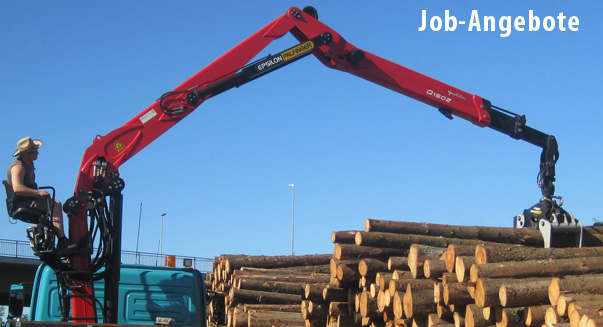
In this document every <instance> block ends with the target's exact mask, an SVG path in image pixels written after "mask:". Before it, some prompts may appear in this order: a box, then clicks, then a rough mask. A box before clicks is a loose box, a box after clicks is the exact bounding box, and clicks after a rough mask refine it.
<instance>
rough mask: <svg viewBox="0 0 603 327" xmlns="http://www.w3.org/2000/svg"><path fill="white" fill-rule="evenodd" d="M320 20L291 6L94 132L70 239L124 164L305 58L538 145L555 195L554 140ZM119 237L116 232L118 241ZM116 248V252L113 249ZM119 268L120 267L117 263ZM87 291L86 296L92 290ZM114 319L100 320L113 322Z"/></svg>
mask: <svg viewBox="0 0 603 327" xmlns="http://www.w3.org/2000/svg"><path fill="white" fill-rule="evenodd" d="M317 16H318V15H317V14H316V11H315V10H314V9H313V8H311V7H307V8H305V9H304V10H300V9H298V8H295V7H292V8H290V9H288V10H287V12H286V13H285V14H283V15H281V16H280V17H278V18H277V19H275V20H274V21H272V22H271V23H269V24H268V25H266V26H264V27H263V28H261V29H260V30H259V31H257V32H256V33H254V34H253V35H251V36H250V37H249V38H247V39H246V40H244V41H243V42H241V43H240V44H239V45H237V46H235V47H234V48H232V49H231V50H230V51H228V52H227V53H225V54H224V55H222V56H221V57H219V58H218V59H217V60H215V61H214V62H212V63H211V64H209V65H208V66H207V67H205V68H203V69H202V70H200V71H199V72H198V73H196V74H195V75H193V76H192V77H190V78H189V79H188V80H186V81H185V82H184V83H182V84H180V85H179V86H177V87H176V88H174V89H173V90H172V91H170V92H167V93H165V94H163V95H162V96H161V97H159V99H157V100H156V101H155V102H154V103H152V104H151V105H150V106H149V107H148V108H146V109H144V110H143V111H141V112H140V113H139V114H138V115H137V116H135V117H134V118H132V119H131V120H130V121H128V122H127V123H125V124H124V125H123V126H121V127H119V128H117V129H116V130H114V131H112V132H110V133H109V134H107V135H104V136H101V135H97V136H96V137H95V139H94V141H93V143H92V145H91V146H90V147H89V148H88V149H87V150H86V152H85V153H84V155H83V158H82V162H81V165H80V169H79V172H78V177H77V181H76V186H75V190H74V197H72V198H71V199H69V200H67V201H66V203H65V211H66V212H67V213H68V215H69V217H70V238H72V239H74V240H80V239H83V238H84V237H86V235H88V233H89V230H88V223H87V218H88V217H87V214H88V213H89V212H90V203H91V202H95V201H96V202H98V201H97V200H96V197H95V196H91V194H95V192H96V193H98V192H100V193H101V194H111V193H113V192H120V190H121V188H123V181H121V179H119V177H118V176H119V174H118V170H119V167H120V166H121V165H122V164H123V163H125V162H126V161H127V160H129V159H130V158H132V157H133V156H134V155H136V154H137V153H138V152H139V151H140V150H142V149H143V148H144V147H146V146H147V145H148V144H150V143H151V142H153V141H154V140H155V139H157V138H158V137H159V136H161V135H162V134H163V133H164V132H166V131H167V130H168V129H170V128H171V127H173V126H174V125H176V124H177V123H178V122H180V121H181V120H182V119H184V118H185V117H186V116H188V115H189V114H190V113H192V112H193V111H194V110H195V109H196V108H197V107H198V106H199V105H200V104H202V103H203V102H204V101H206V100H207V99H209V98H211V97H213V96H215V95H218V94H220V93H222V92H224V91H226V90H229V89H231V88H234V87H239V86H241V85H243V84H245V83H247V82H250V81H252V80H254V79H256V78H259V77H260V76H263V75H265V74H267V73H269V72H272V71H274V70H276V69H279V68H281V67H284V66H285V65H287V64H289V63H292V62H294V61H296V60H298V59H300V58H303V57H305V56H307V55H310V54H312V55H314V56H315V57H316V58H317V59H318V60H319V61H320V62H322V63H323V64H324V65H326V66H327V67H329V68H333V69H338V70H340V71H344V72H348V73H351V74H353V75H356V76H358V77H361V78H364V79H366V80H368V81H371V82H373V83H376V84H378V85H381V86H383V87H386V88H388V89H391V90H393V91H395V92H398V93H401V94H404V95H407V96H409V97H411V98H413V99H416V100H418V101H421V102H424V103H426V104H428V105H430V106H433V107H435V108H437V109H439V110H440V112H441V113H442V114H444V115H445V116H446V117H448V118H452V117H453V116H457V117H460V118H463V119H466V120H468V121H470V122H472V123H473V124H475V125H477V126H479V127H490V128H493V129H495V130H497V131H500V132H502V133H504V134H507V135H509V136H511V137H513V138H516V139H522V140H525V141H527V142H529V143H532V144H534V145H537V146H539V147H541V148H543V154H542V156H541V170H540V175H539V176H540V180H541V183H540V184H541V185H540V186H541V188H542V192H543V196H544V197H547V198H550V197H552V196H553V193H554V186H553V182H554V180H555V169H554V165H555V162H556V160H557V158H558V156H559V153H558V151H557V143H556V141H555V138H554V137H553V136H551V135H548V134H545V133H542V132H540V131H537V130H535V129H533V128H530V127H528V126H526V125H525V117H524V116H519V115H516V114H512V113H510V112H508V111H506V110H503V109H500V108H498V107H495V106H493V105H491V103H490V102H489V101H488V100H485V99H483V98H482V97H480V96H478V95H475V94H471V93H468V92H465V91H463V90H460V89H458V88H456V87H453V86H450V85H448V84H445V83H443V82H440V81H438V80H436V79H433V78H431V77H428V76H425V75H423V74H421V73H418V72H416V71H413V70H411V69H409V68H406V67H404V66H401V65H399V64H396V63H393V62H391V61H389V60H386V59H383V58H381V57H379V56H377V55H374V54H372V53H370V52H367V51H364V50H361V49H359V48H358V47H356V46H354V45H352V44H351V43H348V42H347V41H346V40H345V39H344V38H343V37H342V36H341V35H339V34H338V33H337V32H336V31H334V30H333V29H332V28H330V27H329V26H327V25H325V24H323V23H321V22H320V21H318V19H317ZM287 33H291V34H292V35H293V36H294V37H295V38H296V39H297V40H298V41H299V42H300V43H299V44H298V45H296V46H293V47H291V48H289V49H286V50H284V51H282V52H279V53H277V54H275V55H271V56H267V57H264V58H262V59H260V60H257V61H254V62H251V60H253V59H254V58H255V57H256V56H257V55H258V54H259V53H260V51H262V50H263V49H264V48H265V47H266V46H268V45H269V44H270V43H271V42H272V41H274V40H276V39H278V38H280V37H282V36H284V35H285V34H287ZM250 62H251V63H250ZM116 203H119V204H120V202H116ZM118 211H120V209H119V210H118ZM117 226H119V228H118V227H117ZM117 226H114V228H113V232H117V231H116V229H121V225H117ZM119 232H120V231H119ZM120 237H121V234H120V235H119V237H117V238H120ZM113 249H114V250H117V251H119V250H120V248H119V246H115V244H114V246H113ZM113 255H116V254H115V253H114V254H113ZM117 255H118V254H117ZM71 262H72V267H73V268H74V269H75V270H85V269H89V267H90V258H89V256H86V255H74V256H73V257H72V260H71ZM116 264H117V265H118V264H119V259H117V262H116ZM87 287H88V288H90V286H89V285H88V286H86V285H84V286H83V287H81V289H82V290H86V289H87ZM87 291H88V292H91V290H90V289H88V290H87ZM82 292H85V291H82ZM107 297H109V296H107V295H106V298H107ZM72 303H73V309H74V313H73V315H74V317H87V316H89V315H90V313H91V312H92V311H94V304H93V303H91V302H90V301H86V300H82V299H80V298H74V299H73V300H72ZM82 320H84V321H89V320H87V319H83V318H82ZM111 320H112V319H108V320H106V321H105V322H114V321H111Z"/></svg>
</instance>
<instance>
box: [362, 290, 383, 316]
mask: <svg viewBox="0 0 603 327" xmlns="http://www.w3.org/2000/svg"><path fill="white" fill-rule="evenodd" d="M360 315H361V316H362V317H371V318H372V317H377V316H379V307H378V305H377V299H376V298H375V297H372V296H371V295H370V293H369V292H362V294H360Z"/></svg>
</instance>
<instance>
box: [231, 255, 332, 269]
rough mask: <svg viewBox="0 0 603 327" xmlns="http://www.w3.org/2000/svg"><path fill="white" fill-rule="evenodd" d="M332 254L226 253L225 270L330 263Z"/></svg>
mask: <svg viewBox="0 0 603 327" xmlns="http://www.w3.org/2000/svg"><path fill="white" fill-rule="evenodd" d="M330 259H331V256H330V255H328V254H315V255H301V256H291V255H282V256H248V255H226V256H225V257H224V262H225V266H224V268H225V270H226V271H227V272H229V273H230V272H232V271H234V270H236V269H239V268H241V267H258V268H279V267H291V266H313V265H322V264H328V263H329V260H330Z"/></svg>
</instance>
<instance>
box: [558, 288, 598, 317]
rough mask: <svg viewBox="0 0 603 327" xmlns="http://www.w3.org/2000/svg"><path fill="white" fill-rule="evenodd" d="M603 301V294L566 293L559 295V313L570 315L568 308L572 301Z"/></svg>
mask: <svg viewBox="0 0 603 327" xmlns="http://www.w3.org/2000/svg"><path fill="white" fill-rule="evenodd" d="M598 301H603V294H592V293H566V294H563V295H560V296H559V299H558V300H557V314H559V315H560V316H568V310H569V307H570V305H571V304H572V303H585V302H598Z"/></svg>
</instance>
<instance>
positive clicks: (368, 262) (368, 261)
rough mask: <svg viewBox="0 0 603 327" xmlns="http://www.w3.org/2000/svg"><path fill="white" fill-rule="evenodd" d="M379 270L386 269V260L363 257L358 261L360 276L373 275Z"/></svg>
mask: <svg viewBox="0 0 603 327" xmlns="http://www.w3.org/2000/svg"><path fill="white" fill-rule="evenodd" d="M380 271H387V262H386V261H382V260H378V259H372V258H364V259H361V260H360V262H359V263H358V272H359V273H360V276H362V277H374V276H376V275H377V273H378V272H380Z"/></svg>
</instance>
